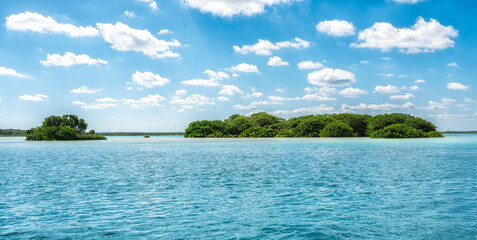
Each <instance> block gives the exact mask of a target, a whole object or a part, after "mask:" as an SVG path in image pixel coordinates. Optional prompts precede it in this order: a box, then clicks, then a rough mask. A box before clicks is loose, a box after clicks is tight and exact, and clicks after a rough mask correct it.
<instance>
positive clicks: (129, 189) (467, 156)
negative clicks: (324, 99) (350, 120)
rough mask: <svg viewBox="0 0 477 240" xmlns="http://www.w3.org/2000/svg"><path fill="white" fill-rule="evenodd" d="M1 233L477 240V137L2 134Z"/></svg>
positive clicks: (13, 235) (15, 236) (88, 236)
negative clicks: (66, 137)
mask: <svg viewBox="0 0 477 240" xmlns="http://www.w3.org/2000/svg"><path fill="white" fill-rule="evenodd" d="M0 238H1V239H25V238H34V239H37V238H46V239H85V238H86V239H103V238H114V239H154V238H158V239H190V238H196V239H236V238H239V239H477V135H448V136H446V138H441V139H407V140H376V139H184V138H181V137H154V136H153V137H151V138H150V139H144V138H140V137H109V140H108V141H84V142H25V141H24V138H0Z"/></svg>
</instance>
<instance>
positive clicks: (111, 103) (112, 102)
mask: <svg viewBox="0 0 477 240" xmlns="http://www.w3.org/2000/svg"><path fill="white" fill-rule="evenodd" d="M71 104H73V105H76V106H81V108H83V109H86V110H91V109H106V108H111V107H117V106H118V105H119V100H117V99H114V98H109V97H106V98H100V99H95V100H94V102H93V103H91V104H87V103H85V102H81V101H73V102H72V103H71Z"/></svg>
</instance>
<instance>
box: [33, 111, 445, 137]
mask: <svg viewBox="0 0 477 240" xmlns="http://www.w3.org/2000/svg"><path fill="white" fill-rule="evenodd" d="M435 130H436V126H435V125H434V124H433V123H431V122H429V121H426V120H424V119H422V118H418V117H415V116H412V115H410V114H403V113H392V114H381V115H376V116H370V115H363V114H351V113H340V114H331V115H329V114H322V115H306V116H301V117H294V118H290V119H288V120H285V119H282V118H279V117H275V116H272V115H270V114H267V113H264V112H261V113H255V114H252V115H251V116H250V117H246V116H241V115H239V114H233V115H231V116H230V117H229V118H227V119H226V120H224V121H220V120H215V121H207V120H203V121H194V122H191V123H190V124H189V126H188V127H187V129H186V130H185V133H184V136H185V137H354V136H359V137H362V136H369V135H371V137H374V138H411V137H412V138H414V137H440V136H442V134H440V133H439V132H436V131H435ZM41 137H44V138H48V137H49V135H48V132H46V133H45V134H44V135H41Z"/></svg>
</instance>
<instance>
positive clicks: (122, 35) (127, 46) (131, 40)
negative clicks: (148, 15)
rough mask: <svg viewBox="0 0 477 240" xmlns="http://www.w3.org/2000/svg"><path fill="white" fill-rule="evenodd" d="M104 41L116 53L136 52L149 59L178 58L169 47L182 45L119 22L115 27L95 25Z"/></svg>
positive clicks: (104, 24) (105, 24)
mask: <svg viewBox="0 0 477 240" xmlns="http://www.w3.org/2000/svg"><path fill="white" fill-rule="evenodd" d="M96 25H97V26H98V28H99V30H100V32H101V35H102V36H103V38H104V40H105V41H106V42H108V43H111V44H112V46H111V47H112V48H113V49H115V50H118V51H136V52H142V53H143V54H145V55H147V56H149V57H151V58H164V57H179V54H178V53H175V52H172V51H171V50H170V48H171V47H179V46H181V45H182V44H181V43H180V42H179V41H177V40H175V39H174V40H172V41H165V40H159V39H157V38H156V37H154V36H153V35H152V34H151V33H150V32H149V31H148V30H139V29H134V28H130V27H129V26H128V25H126V24H123V23H121V22H118V23H116V24H115V25H112V24H109V23H97V24H96Z"/></svg>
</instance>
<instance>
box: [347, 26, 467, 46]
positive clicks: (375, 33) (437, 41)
mask: <svg viewBox="0 0 477 240" xmlns="http://www.w3.org/2000/svg"><path fill="white" fill-rule="evenodd" d="M458 35H459V34H458V31H457V30H455V29H454V28H453V27H452V26H447V27H445V26H443V25H441V24H440V23H439V22H437V21H436V20H434V19H432V18H431V20H430V21H429V22H426V21H425V20H424V19H423V18H422V17H419V18H417V21H416V24H414V26H412V27H411V28H396V27H394V26H393V25H391V24H390V23H386V22H378V23H375V24H374V25H373V26H372V27H371V28H368V29H365V30H363V31H361V32H359V35H358V42H357V43H353V44H351V46H354V47H359V48H373V49H380V50H381V51H383V52H384V51H390V50H392V49H393V48H397V49H399V51H401V52H406V53H408V54H414V53H421V52H434V50H440V49H446V48H449V47H454V41H453V40H451V38H455V37H457V36H458Z"/></svg>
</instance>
